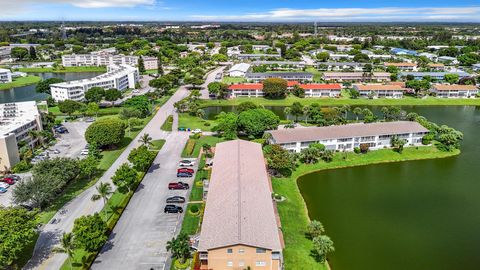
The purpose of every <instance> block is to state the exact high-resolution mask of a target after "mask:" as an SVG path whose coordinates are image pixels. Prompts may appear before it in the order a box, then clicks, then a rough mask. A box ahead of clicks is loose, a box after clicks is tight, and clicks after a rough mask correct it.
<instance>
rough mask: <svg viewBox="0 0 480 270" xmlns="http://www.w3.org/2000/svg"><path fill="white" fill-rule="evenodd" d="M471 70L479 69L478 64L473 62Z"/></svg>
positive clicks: (479, 65)
mask: <svg viewBox="0 0 480 270" xmlns="http://www.w3.org/2000/svg"><path fill="white" fill-rule="evenodd" d="M472 68H473V70H475V71H480V64H473V65H472Z"/></svg>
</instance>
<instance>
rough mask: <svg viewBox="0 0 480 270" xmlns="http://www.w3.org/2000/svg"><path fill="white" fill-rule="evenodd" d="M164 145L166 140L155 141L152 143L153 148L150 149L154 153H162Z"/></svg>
mask: <svg viewBox="0 0 480 270" xmlns="http://www.w3.org/2000/svg"><path fill="white" fill-rule="evenodd" d="M164 144H165V140H154V141H152V146H151V147H150V149H151V150H153V151H160V149H162V147H163V145H164Z"/></svg>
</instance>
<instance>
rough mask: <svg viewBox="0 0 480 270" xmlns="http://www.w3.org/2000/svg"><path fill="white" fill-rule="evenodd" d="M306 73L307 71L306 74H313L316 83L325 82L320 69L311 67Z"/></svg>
mask: <svg viewBox="0 0 480 270" xmlns="http://www.w3.org/2000/svg"><path fill="white" fill-rule="evenodd" d="M305 71H306V72H310V73H312V74H313V80H314V81H315V82H321V81H323V80H322V72H321V71H319V70H318V69H316V68H313V67H309V68H306V69H305Z"/></svg>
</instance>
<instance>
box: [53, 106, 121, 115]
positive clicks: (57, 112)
mask: <svg viewBox="0 0 480 270" xmlns="http://www.w3.org/2000/svg"><path fill="white" fill-rule="evenodd" d="M121 110H122V107H107V108H100V109H99V110H98V114H97V115H99V116H103V115H115V114H118V113H119V112H120V111H121ZM48 112H50V113H52V114H53V115H55V116H66V115H67V114H65V113H62V112H61V111H60V109H59V108H58V106H54V107H48ZM83 115H85V113H82V112H75V113H73V116H83Z"/></svg>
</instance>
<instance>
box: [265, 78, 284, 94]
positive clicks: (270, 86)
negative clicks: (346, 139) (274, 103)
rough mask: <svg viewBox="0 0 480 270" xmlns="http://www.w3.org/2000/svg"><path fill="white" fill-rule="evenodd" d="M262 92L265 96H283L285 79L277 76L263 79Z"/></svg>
mask: <svg viewBox="0 0 480 270" xmlns="http://www.w3.org/2000/svg"><path fill="white" fill-rule="evenodd" d="M263 92H264V94H265V97H266V98H285V96H286V94H287V81H286V80H284V79H279V78H269V79H266V80H264V81H263Z"/></svg>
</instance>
